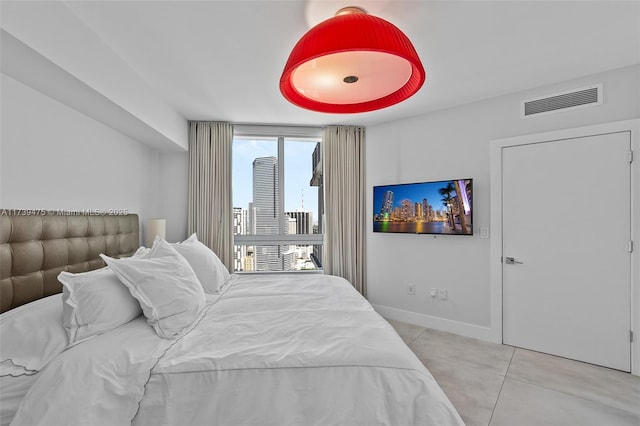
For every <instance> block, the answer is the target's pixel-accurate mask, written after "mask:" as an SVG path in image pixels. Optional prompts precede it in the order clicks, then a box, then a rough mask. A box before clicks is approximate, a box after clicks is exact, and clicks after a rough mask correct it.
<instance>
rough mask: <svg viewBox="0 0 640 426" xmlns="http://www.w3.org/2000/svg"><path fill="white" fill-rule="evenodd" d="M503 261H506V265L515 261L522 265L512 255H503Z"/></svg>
mask: <svg viewBox="0 0 640 426" xmlns="http://www.w3.org/2000/svg"><path fill="white" fill-rule="evenodd" d="M504 263H506V264H507V265H513V264H515V263H518V264H520V265H522V262H521V261H519V260H517V259H516V258H514V257H505V258H504Z"/></svg>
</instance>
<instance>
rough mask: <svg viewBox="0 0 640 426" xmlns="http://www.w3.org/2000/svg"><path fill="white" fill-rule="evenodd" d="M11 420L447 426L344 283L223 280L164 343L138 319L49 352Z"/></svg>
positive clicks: (391, 339)
mask: <svg viewBox="0 0 640 426" xmlns="http://www.w3.org/2000/svg"><path fill="white" fill-rule="evenodd" d="M39 375H40V377H39V378H38V380H37V381H36V383H35V384H34V386H33V387H32V388H31V389H30V391H29V392H28V393H27V395H26V397H25V398H24V400H23V402H22V404H21V407H20V410H19V412H18V414H17V415H16V417H15V418H14V422H13V423H12V424H13V425H32V424H60V425H62V424H68V425H72V424H73V425H81V424H84V425H89V424H90V425H128V424H130V423H133V424H135V425H189V424H191V425H200V424H210V425H213V424H215V425H251V424H253V425H305V426H306V425H329V424H348V425H355V424H363V425H371V424H389V425H423V424H425V425H426V424H433V425H457V424H462V423H463V422H462V420H461V419H460V417H459V415H458V414H457V412H456V411H455V409H454V408H453V406H452V405H451V403H450V402H449V400H448V399H447V397H446V396H445V395H444V393H443V392H442V390H441V389H440V388H439V386H438V385H437V383H436V382H435V381H434V379H433V377H432V376H431V374H430V373H429V372H428V371H427V370H426V369H425V368H424V366H423V365H422V364H421V363H420V361H419V360H418V359H417V358H416V357H415V355H414V354H413V353H412V352H411V351H410V350H409V348H408V347H407V346H406V345H405V344H404V343H403V342H402V340H401V339H400V337H399V336H398V335H397V333H396V332H395V331H394V330H393V328H392V327H391V326H390V325H389V324H388V323H387V322H386V321H385V320H384V319H383V318H381V317H380V316H379V315H378V314H377V313H375V312H374V311H373V309H372V308H371V305H369V303H368V302H366V300H365V299H364V298H362V297H361V296H360V295H359V294H358V293H357V292H356V291H355V290H354V289H353V287H352V286H351V285H350V284H348V283H347V282H346V281H344V280H342V279H340V278H336V277H331V276H325V275H299V274H295V275H284V276H283V275H266V276H265V275H242V276H234V278H233V280H232V282H231V284H230V285H229V286H228V287H227V289H226V291H225V292H224V294H222V296H221V297H219V298H217V299H212V300H210V302H209V304H208V305H207V307H206V308H205V311H204V312H203V315H202V317H201V318H200V319H199V320H198V321H197V324H196V325H195V326H194V327H193V328H192V329H191V330H190V331H188V332H187V333H185V334H184V335H183V336H181V337H179V338H177V339H175V340H165V339H160V338H158V337H157V336H156V335H155V334H154V332H153V329H152V328H151V327H149V326H148V325H147V324H146V322H145V321H144V319H143V318H139V319H137V320H134V321H132V322H131V323H128V324H126V325H124V326H122V327H119V328H118V329H116V330H112V331H111V332H109V333H105V334H104V335H102V336H98V337H96V338H94V339H90V340H89V341H87V342H84V343H82V344H79V345H77V346H75V347H73V348H71V349H70V350H67V351H65V352H64V353H62V354H61V355H59V356H58V357H56V358H55V359H54V360H53V361H52V362H51V363H50V364H49V365H48V366H47V367H46V368H45V369H43V370H42V371H41V372H40V373H39Z"/></svg>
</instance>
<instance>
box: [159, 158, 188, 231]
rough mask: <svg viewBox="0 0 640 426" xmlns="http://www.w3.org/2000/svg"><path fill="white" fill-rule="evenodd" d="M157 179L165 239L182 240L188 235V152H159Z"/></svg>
mask: <svg viewBox="0 0 640 426" xmlns="http://www.w3.org/2000/svg"><path fill="white" fill-rule="evenodd" d="M159 181H160V190H159V209H160V210H159V211H160V217H163V218H165V219H166V220H167V241H170V242H175V241H182V240H184V239H185V238H187V237H188V235H187V211H188V201H189V153H187V152H184V153H179V154H168V153H163V154H161V155H160V168H159Z"/></svg>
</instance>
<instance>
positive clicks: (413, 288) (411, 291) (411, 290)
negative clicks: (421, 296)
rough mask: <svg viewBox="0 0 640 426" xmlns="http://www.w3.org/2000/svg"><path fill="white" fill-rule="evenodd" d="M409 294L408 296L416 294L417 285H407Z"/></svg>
mask: <svg viewBox="0 0 640 426" xmlns="http://www.w3.org/2000/svg"><path fill="white" fill-rule="evenodd" d="M407 293H408V294H416V285H415V284H413V283H409V284H407Z"/></svg>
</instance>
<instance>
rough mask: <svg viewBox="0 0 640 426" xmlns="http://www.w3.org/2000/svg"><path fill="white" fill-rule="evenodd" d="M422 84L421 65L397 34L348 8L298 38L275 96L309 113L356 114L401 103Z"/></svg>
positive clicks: (409, 45) (404, 38)
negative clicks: (278, 93) (281, 97)
mask: <svg viewBox="0 0 640 426" xmlns="http://www.w3.org/2000/svg"><path fill="white" fill-rule="evenodd" d="M425 79H426V73H425V70H424V67H423V66H422V62H420V58H419V57H418V54H417V53H416V50H415V48H414V47H413V44H412V43H411V41H410V40H409V39H408V38H407V36H406V35H404V34H403V33H402V31H400V30H399V29H398V28H397V27H396V26H394V25H393V24H391V23H389V22H387V21H385V20H384V19H381V18H378V17H376V16H372V15H369V14H367V13H366V12H364V11H363V10H362V9H359V8H353V7H350V8H345V9H344V10H341V11H338V13H337V14H336V16H334V17H332V18H330V19H327V20H326V21H323V22H321V23H320V24H318V25H316V26H315V27H313V28H311V29H310V30H309V31H308V32H307V33H306V34H305V35H304V36H302V38H301V39H300V40H299V41H298V43H297V44H296V45H295V46H294V48H293V50H292V51H291V54H290V55H289V60H288V61H287V63H286V65H285V67H284V71H283V73H282V77H281V78H280V92H282V95H283V96H284V97H285V98H286V99H287V100H288V101H289V102H291V103H293V104H295V105H298V106H300V107H302V108H306V109H309V110H313V111H319V112H327V113H358V112H367V111H373V110H377V109H381V108H386V107H388V106H391V105H394V104H397V103H399V102H402V101H403V100H405V99H407V98H409V97H411V96H412V95H413V94H415V93H416V92H417V91H418V90H419V89H420V87H422V85H423V84H424V82H425Z"/></svg>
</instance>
